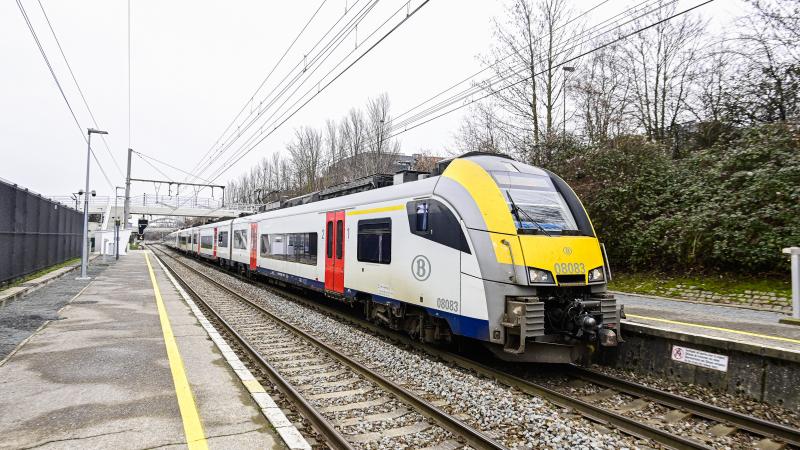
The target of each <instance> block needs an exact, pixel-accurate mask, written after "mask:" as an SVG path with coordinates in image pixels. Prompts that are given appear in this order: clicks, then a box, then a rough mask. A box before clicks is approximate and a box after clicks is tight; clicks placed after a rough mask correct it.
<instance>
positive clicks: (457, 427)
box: [162, 250, 506, 450]
mask: <svg viewBox="0 0 800 450" xmlns="http://www.w3.org/2000/svg"><path fill="white" fill-rule="evenodd" d="M162 252H163V250H162ZM171 259H172V260H173V261H175V262H177V263H178V264H181V265H182V266H184V267H186V268H187V269H189V270H190V271H192V272H193V273H195V274H197V275H198V276H200V277H202V278H203V279H205V280H206V281H208V282H210V283H212V284H214V285H215V286H218V287H219V288H221V289H222V290H224V291H226V292H228V293H229V294H231V295H232V296H233V297H235V298H237V299H239V300H241V301H243V302H245V303H247V304H248V305H250V306H252V307H254V308H255V309H257V310H258V311H259V312H261V313H263V314H264V315H266V316H267V317H269V318H270V319H272V320H274V321H275V322H277V323H278V324H280V325H281V326H283V327H285V328H286V329H288V330H289V331H291V332H292V333H294V334H295V335H296V336H298V337H300V338H302V339H305V340H307V341H309V342H311V343H312V344H314V345H315V346H317V347H318V348H320V349H322V350H323V351H325V352H327V353H329V354H330V355H332V356H334V357H335V358H336V359H338V360H339V361H340V362H342V363H343V364H345V365H347V366H348V367H350V368H351V369H352V370H353V371H355V372H357V373H359V374H360V375H362V376H363V377H364V378H367V379H369V380H371V381H373V382H374V383H376V384H378V385H379V386H381V387H382V388H384V389H386V390H387V391H388V392H390V393H392V394H393V395H395V396H396V397H397V398H398V399H400V400H402V401H404V402H406V403H408V404H410V405H411V406H413V407H414V408H415V409H416V410H417V411H419V412H420V413H422V414H423V415H424V416H426V417H428V418H430V419H431V420H433V421H434V422H436V423H437V424H438V425H440V426H441V427H442V428H444V429H446V430H448V431H450V432H452V433H453V434H455V435H457V436H460V437H462V438H463V439H464V440H465V441H466V442H467V443H468V444H469V445H471V446H473V447H476V448H481V449H497V450H500V449H503V450H505V449H506V447H505V446H503V445H502V444H500V443H499V442H497V441H495V440H494V439H492V438H490V437H489V436H487V435H486V434H484V433H483V432H481V431H479V430H476V429H474V428H472V427H471V426H469V425H467V424H465V423H464V422H462V421H461V420H459V419H456V418H455V417H453V416H451V415H449V414H447V413H446V412H444V411H442V410H441V409H439V408H438V407H436V406H434V405H433V404H431V403H430V402H428V401H427V400H425V399H423V398H422V397H419V396H418V395H416V394H414V393H412V392H411V391H409V390H407V389H405V388H403V387H401V386H399V385H397V384H396V383H394V382H392V381H390V380H388V379H387V378H385V377H383V376H382V375H379V374H377V373H375V372H374V371H372V370H370V369H369V368H367V367H366V366H364V365H362V364H361V363H359V362H357V361H355V360H353V359H352V358H350V357H349V356H347V355H345V354H343V353H341V352H340V351H338V350H336V349H334V348H333V347H331V346H329V345H328V344H326V343H324V342H322V341H320V340H319V339H317V338H315V337H314V336H311V335H310V334H308V333H306V332H305V331H303V330H301V329H300V328H298V327H296V326H294V325H292V324H291V323H289V322H287V321H285V320H283V319H281V318H280V317H278V316H276V315H275V314H273V313H272V312H270V311H269V310H267V309H266V308H264V307H263V306H261V305H258V304H256V303H254V302H253V301H251V300H250V299H248V298H247V297H245V296H243V295H242V294H240V293H238V292H236V291H235V290H233V289H231V288H229V287H228V286H225V285H224V284H222V283H220V282H219V281H217V280H214V279H213V278H211V277H209V276H208V275H206V274H204V273H202V272H200V271H198V270H197V269H195V268H193V267H190V266H189V265H188V264H186V263H184V262H182V261H179V260H178V259H176V258H171ZM204 303H205V302H204ZM220 319H221V317H220Z"/></svg>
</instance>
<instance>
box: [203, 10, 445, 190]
mask: <svg viewBox="0 0 800 450" xmlns="http://www.w3.org/2000/svg"><path fill="white" fill-rule="evenodd" d="M429 1H430V0H425V1H424V2H422V3H421V4H420V5H419V6H417V7H416V8H415V9H414V10H412V11H410V12H408V13H407V14H406V16H405V17H404V18H403V19H402V20H401V21H400V22H399V23H397V24H396V25H395V26H394V27H392V28H391V29H390V30H389V31H388V32H386V33H385V34H384V35H383V36H381V37H380V38H379V39H378V40H377V42H375V43H374V44H372V45H371V46H370V47H369V48H367V50H366V51H364V52H363V53H362V54H361V55H359V56H358V57H357V58H356V59H355V60H354V61H352V62H351V63H350V64H349V65H347V67H345V68H344V69H342V70H341V71H340V72H339V73H338V74H336V75H335V76H334V77H333V78H332V79H331V80H329V81H328V82H327V83H326V84H325V85H322V86H320V87H318V88H317V92H316V93H314V94H313V95H312V96H311V97H310V98H309V99H308V100H306V101H305V102H304V103H302V104H301V105H300V106H299V107H298V108H297V109H295V110H294V111H293V112H291V113H290V114H288V116H286V117H285V118H283V119H282V120H281V121H280V122H278V123H277V124H274V125H270V128H271V130H270V131H269V132H268V133H267V134H265V135H264V136H262V137H261V138H259V139H258V140H257V141H256V142H255V143H253V144H252V145H251V146H249V147H248V148H246V149H245V150H244V151H243V152H241V154H240V155H239V156H238V157H236V159H234V160H233V161H232V162H230V163H229V164H226V165H224V166H222V167H221V169H220V170H219V171H218V172H217V173H216V174H215V176H214V177H213V178H211V181H214V180H216V179H217V178H219V177H220V176H222V174H224V173H225V172H226V171H228V170H229V169H230V168H231V167H233V166H234V165H235V164H236V163H238V162H239V161H240V160H241V159H242V158H243V157H244V156H246V155H247V154H248V153H250V152H251V151H252V150H253V149H254V148H255V147H256V146H258V145H259V144H260V143H261V142H263V141H264V139H266V138H267V137H269V136H270V135H272V134H273V133H274V132H275V131H277V129H278V128H279V127H280V126H281V125H283V124H284V123H286V122H287V121H288V120H289V119H291V118H292V117H293V116H294V115H295V114H297V113H298V112H299V111H300V110H302V108H304V107H305V106H306V105H307V104H308V103H310V102H311V101H312V100H313V99H314V98H316V97H317V96H318V95H319V94H320V93H322V92H323V91H324V90H325V89H326V88H327V87H329V86H330V85H331V84H333V83H334V82H335V81H336V80H337V79H339V78H340V77H341V76H342V75H344V74H345V73H346V72H347V71H348V70H350V68H352V67H353V66H354V65H355V64H357V63H358V62H359V61H361V59H362V58H364V57H365V56H366V55H367V54H369V53H370V52H371V51H372V50H373V49H375V48H376V47H377V46H378V45H379V44H380V43H381V42H383V41H384V40H385V39H386V38H387V37H389V36H390V35H391V34H392V33H394V32H395V31H396V30H397V29H399V28H400V27H401V26H402V25H403V24H405V23H406V21H408V20H409V19H410V18H411V17H413V16H414V15H415V14H416V13H417V12H419V11H420V10H421V9H422V8H423V7H424V6H425V5H427V4H428V3H429ZM402 9H405V5H403V7H402V8H401V10H402ZM394 15H396V13H395V14H393V15H392V17H393V16H394ZM390 18H391V17H390ZM387 22H388V19H387ZM387 22H384V23H383V24H382V25H381V26H380V27H378V29H380V28H381V27H383V25H385V24H386V23H387ZM340 64H341V62H340ZM337 66H338V65H337ZM331 72H332V71H330V72H328V74H330V73H331ZM328 74H326V76H327V75H328ZM301 99H302V97H301ZM279 119H280V118H279Z"/></svg>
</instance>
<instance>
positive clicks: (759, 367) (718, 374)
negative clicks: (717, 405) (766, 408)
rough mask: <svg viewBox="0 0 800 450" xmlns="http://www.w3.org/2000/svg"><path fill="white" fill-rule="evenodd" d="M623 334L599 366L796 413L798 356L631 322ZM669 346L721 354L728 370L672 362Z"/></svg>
mask: <svg viewBox="0 0 800 450" xmlns="http://www.w3.org/2000/svg"><path fill="white" fill-rule="evenodd" d="M622 335H623V338H624V339H625V342H624V343H623V344H621V345H620V347H619V348H618V349H617V350H616V351H615V352H613V353H606V354H604V355H601V356H600V358H599V360H598V361H597V362H598V363H600V364H606V365H611V366H614V367H618V368H625V369H632V370H636V371H639V372H641V373H644V374H650V375H653V376H657V377H661V378H665V379H670V380H675V381H681V382H685V383H693V384H698V385H701V386H708V387H711V388H715V389H718V390H720V391H723V392H730V393H738V394H741V395H744V396H746V397H749V398H752V399H755V400H760V401H763V402H766V403H769V404H773V405H779V406H783V407H786V408H790V409H795V410H800V352H795V351H791V350H781V349H777V348H767V347H760V346H756V345H752V344H747V343H740V342H733V341H726V340H722V339H716V338H711V337H706V336H697V335H690V334H683V333H678V332H675V331H670V330H666V329H661V328H656V327H650V326H646V325H641V324H631V323H623V325H622ZM673 345H679V346H682V347H690V348H693V349H697V350H702V351H706V352H711V353H717V354H722V355H726V356H728V371H727V372H722V371H718V370H713V369H706V368H703V367H698V366H694V365H690V364H686V363H682V362H677V361H673V359H672V347H673Z"/></svg>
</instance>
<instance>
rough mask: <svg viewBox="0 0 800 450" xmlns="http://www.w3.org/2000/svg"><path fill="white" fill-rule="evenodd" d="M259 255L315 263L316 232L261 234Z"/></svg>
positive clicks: (309, 263) (302, 262) (313, 264)
mask: <svg viewBox="0 0 800 450" xmlns="http://www.w3.org/2000/svg"><path fill="white" fill-rule="evenodd" d="M261 256H262V257H265V258H270V259H278V260H281V261H290V262H296V263H300V264H308V265H312V266H316V265H317V233H289V234H262V235H261Z"/></svg>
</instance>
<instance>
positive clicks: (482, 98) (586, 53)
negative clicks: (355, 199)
mask: <svg viewBox="0 0 800 450" xmlns="http://www.w3.org/2000/svg"><path fill="white" fill-rule="evenodd" d="M713 1H714V0H706V1H704V2H701V3H699V4H697V5H695V6H692V7H690V8H687V9H684V10H682V11H680V12H677V13H675V14H672V15H671V16H669V17H666V18H664V19H661V20H658V21H656V22H653V23H651V24H649V25H647V26H644V27H642V28H639V29H637V30H635V31H632V32H630V33H627V34H625V35H622V36H620V37H618V38H616V39H613V40H611V41H609V42H606V43H604V44H601V45H598V46H597V47H594V48H592V49H591V50H588V51H586V52H582V53H581V54H579V55H577V56H574V57H572V58H569V59H567V60H564V61H562V62H560V63H558V64H556V65H554V68H558V67H561V66H564V65H566V64H569V63H571V62H574V61H576V60H578V59H580V58H582V57H584V56H586V55H589V54H591V53H593V52H596V51H599V50H602V49H604V48H606V47H608V46H610V45H613V44H615V43H617V42H620V41H622V40H625V39H627V38H629V37H631V36H633V35H636V34H638V33H641V32H643V31H646V30H648V29H650V28H652V27H655V26H657V25H660V24H662V23H664V22H667V21H669V20H672V19H674V18H676V17H679V16H682V15H684V14H687V13H689V12H691V11H693V10H695V9H697V8H700V7H702V6H705V5H707V4H709V3H711V2H713ZM542 73H544V71H541V72H537V73H535V74H533V76H537V75H541V74H542ZM530 78H531V77H525V78H523V79H520V80H517V81H515V82H513V83H511V84H509V85H507V86H504V87H502V88H500V89H498V91H499V90H504V89H508V88H510V87H512V86H514V85H517V84H519V83H522V82H524V81H527V80H529V79H530ZM496 92H497V91H495V92H490V93H488V94H485V95H483V96H481V97H479V98H477V99H474V100H471V101H468V102H465V103H463V104H460V105H458V106H455V107H453V108H452V109H449V110H446V111H445V112H442V113H439V114H436V115H433V116H432V117H430V118H427V119H425V120H422V119H424V118H425V117H420V118H419V120H418V123H414V124H413V125H407V126H405V127H404V128H403V129H402V130H400V131H393V132H391V134H390V135H389V136H388V137H384V139H391V138H393V137H396V136H398V135H400V134H403V133H405V132H408V131H410V130H413V129H415V128H418V127H420V126H422V125H425V124H427V123H429V122H431V121H434V120H436V119H438V118H441V117H443V116H445V115H447V114H450V113H452V112H454V111H457V110H459V109H462V108H465V107H467V106H470V105H472V104H474V103H477V102H479V101H481V100H484V99H486V98H488V97H490V96H492V95H495V93H496ZM458 101H460V100H456V101H455V102H451V103H450V104H448V105H446V106H450V105H452V104H454V103H457V102H458ZM446 106H445V107H442V108H439V109H438V110H437V111H434V112H432V113H429V114H428V115H431V114H434V113H435V112H438V111H441V110H444V109H445V108H446ZM397 128H398V129H399V127H397Z"/></svg>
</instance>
